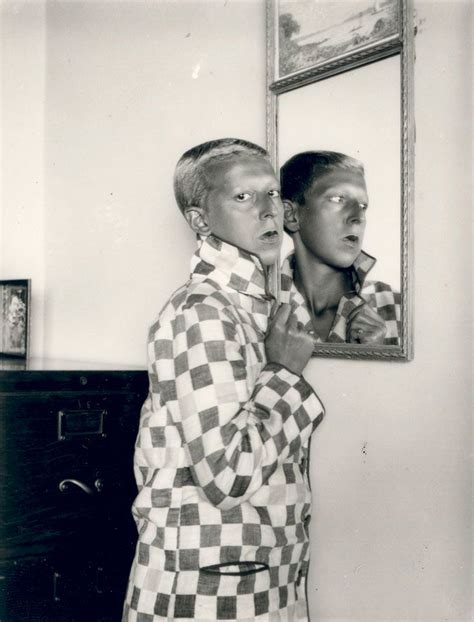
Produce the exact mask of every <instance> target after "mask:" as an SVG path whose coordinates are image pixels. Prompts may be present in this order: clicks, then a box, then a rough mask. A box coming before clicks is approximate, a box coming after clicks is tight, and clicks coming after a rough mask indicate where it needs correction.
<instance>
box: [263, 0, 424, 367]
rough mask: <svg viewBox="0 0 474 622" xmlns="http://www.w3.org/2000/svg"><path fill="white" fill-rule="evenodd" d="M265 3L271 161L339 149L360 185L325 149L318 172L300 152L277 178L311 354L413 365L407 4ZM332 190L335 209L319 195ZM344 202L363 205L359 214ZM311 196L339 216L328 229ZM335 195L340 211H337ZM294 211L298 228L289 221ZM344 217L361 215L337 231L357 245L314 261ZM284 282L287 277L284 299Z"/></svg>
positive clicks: (389, 0)
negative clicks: (354, 166)
mask: <svg viewBox="0 0 474 622" xmlns="http://www.w3.org/2000/svg"><path fill="white" fill-rule="evenodd" d="M267 8H268V10H267V29H268V30H267V32H268V100H267V101H268V105H267V132H268V147H269V150H270V153H271V154H272V157H273V160H274V164H275V168H276V169H277V170H278V169H280V167H281V166H282V165H283V164H284V163H286V162H287V161H288V160H289V159H290V158H292V157H293V156H295V155H296V154H300V153H304V152H321V151H322V152H337V153H339V154H345V155H348V156H351V157H352V158H355V159H356V160H358V161H359V162H360V163H361V164H362V165H363V172H362V173H361V172H360V170H358V171H357V175H356V178H355V179H356V190H354V185H353V184H352V185H351V183H349V184H348V180H347V171H346V173H344V172H342V177H341V169H342V168H344V166H346V162H345V160H343V161H342V167H341V168H337V167H338V166H339V165H338V164H334V162H333V159H334V158H333V156H332V155H331V156H330V158H332V160H331V159H329V160H328V159H327V157H328V156H327V154H324V157H325V158H326V159H325V160H324V162H326V164H325V165H324V166H322V167H320V166H319V164H315V163H317V162H322V161H323V160H321V158H322V155H323V154H316V155H315V154H312V155H311V156H305V157H304V158H303V159H301V158H300V159H298V161H297V162H296V161H294V162H293V164H292V165H291V166H290V165H288V167H287V168H286V171H287V172H285V174H284V175H282V184H283V185H282V198H283V200H284V201H285V199H288V201H285V214H286V216H285V217H286V221H287V231H288V232H289V235H288V236H287V239H286V240H285V244H284V247H283V253H282V254H283V257H286V256H287V255H289V254H291V253H293V252H294V250H295V249H294V246H295V244H294V241H295V242H296V252H295V253H294V257H293V259H292V263H291V265H289V264H288V262H287V261H284V262H283V268H282V270H283V273H284V275H290V274H291V275H293V276H295V279H294V281H295V283H294V284H293V285H291V287H292V293H291V299H292V300H293V302H294V303H295V304H296V305H297V307H298V313H299V310H300V307H301V306H302V307H303V308H304V309H306V311H305V312H303V311H302V312H301V315H299V319H300V320H301V321H302V322H303V323H304V324H305V326H306V327H307V328H308V329H309V330H312V332H313V333H314V335H315V348H314V355H316V356H330V357H332V356H334V357H346V358H369V359H399V360H410V359H411V358H412V352H413V339H412V317H411V291H412V288H413V283H412V279H413V275H412V270H411V261H412V253H411V237H412V231H411V229H412V227H411V221H412V193H413V145H414V121H413V89H412V80H413V41H412V39H413V33H412V32H411V31H410V29H409V28H407V24H408V22H409V21H410V23H411V21H412V20H408V15H412V8H411V6H409V3H408V2H406V1H404V0H400V1H397V0H385V2H378V1H375V2H374V1H371V0H360V1H359V2H357V3H352V2H351V3H340V2H335V1H324V2H323V1H318V0H311V1H309V0H296V1H293V2H285V1H283V0H281V1H278V0H269V1H268V4H267ZM304 162H306V163H308V162H311V164H304ZM326 165H327V166H326ZM351 166H352V164H351ZM318 167H319V168H318ZM327 167H329V168H327ZM303 171H306V172H303ZM305 176H306V177H305ZM291 179H298V180H301V181H298V183H300V184H306V185H305V186H304V188H303V190H304V192H303V191H302V192H303V193H302V194H301V195H300V196H301V197H303V195H304V198H303V199H301V200H300V202H299V203H298V201H297V200H296V199H294V196H297V195H292V196H289V193H290V194H291V191H295V192H296V190H298V186H297V185H295V183H293V182H292V181H291ZM325 180H329V181H331V183H325ZM349 181H350V182H351V180H349ZM290 182H291V183H290ZM340 184H343V188H342V186H341V187H339V186H340ZM341 188H342V189H343V190H344V193H342V191H341ZM361 188H362V190H365V191H366V197H367V198H368V206H369V207H368V209H367V210H366V209H365V205H364V203H365V200H364V201H362V199H360V197H359V198H358V199H357V202H355V199H354V197H353V196H352V194H353V193H354V192H355V193H356V194H357V192H359V195H360V192H361ZM336 190H337V193H336V192H335V191H336ZM285 192H286V193H287V195H288V196H285ZM351 193H352V194H351ZM336 194H337V195H338V196H337V197H335V198H334V197H331V201H332V203H331V204H330V203H329V202H328V200H326V199H325V198H324V197H327V196H329V195H336ZM341 195H342V196H341ZM359 195H358V196H359ZM291 199H294V200H293V201H292V200H291ZM323 200H324V201H326V203H323ZM350 200H353V201H354V204H357V205H359V206H361V207H360V210H359V208H357V210H359V211H360V213H359V211H357V210H356V208H352V207H350V206H349V201H350ZM315 201H318V202H317V206H318V207H317V209H318V210H323V209H326V210H327V209H329V207H328V206H330V208H331V210H332V212H331V213H333V214H336V212H337V213H338V214H339V215H338V216H337V217H336V220H331V224H327V225H324V227H328V226H330V227H333V228H332V229H327V228H324V230H323V228H322V224H321V220H320V218H316V219H315V217H314V213H315V212H314V210H315V209H316V208H315V205H316V203H315ZM341 201H344V202H345V203H347V205H348V207H347V208H346V207H344V209H343V207H342V204H341ZM336 202H337V205H336ZM295 204H296V206H295ZM321 206H323V207H321ZM309 209H311V210H312V213H313V217H311V218H309V217H308V213H309V212H308V210H309ZM353 209H354V210H356V211H357V214H356V213H355V212H354V211H351V210H353ZM292 210H293V211H292ZM305 210H306V211H305ZM289 214H290V216H289ZM294 214H296V216H295V215H294ZM293 217H294V218H295V219H296V224H293V223H292V222H290V221H289V220H288V219H289V218H293ZM332 218H334V216H332ZM341 218H342V219H346V220H347V219H352V220H354V222H355V221H356V220H357V222H358V224H354V226H353V227H352V226H351V228H347V227H346V228H345V229H344V235H345V234H346V233H351V234H352V233H353V232H354V233H357V236H356V238H357V239H356V241H355V242H353V241H352V238H351V240H349V242H348V244H352V251H353V253H352V255H350V253H349V254H348V255H347V256H348V257H349V256H350V257H351V258H350V259H344V261H345V262H346V263H342V264H341V265H339V264H338V263H337V261H339V259H338V258H336V260H334V261H335V263H334V265H333V264H330V261H332V259H331V258H330V259H328V263H327V265H323V267H322V268H321V263H323V264H324V263H325V261H321V254H322V253H323V250H322V246H324V247H325V248H326V247H327V246H328V244H329V240H332V236H333V231H334V230H335V227H336V226H337V223H338V222H342V221H341V220H340V219H341ZM337 219H339V220H337ZM352 220H351V222H352ZM359 220H360V221H361V222H362V221H363V222H362V224H361V222H359ZM315 225H316V226H315ZM364 227H365V233H364ZM317 228H319V229H320V230H321V231H322V233H320V234H319V235H318V234H315V231H316V229H317ZM346 229H347V230H346ZM295 230H296V232H297V233H295ZM297 238H298V239H297ZM346 242H347V240H345V241H344V243H346ZM334 244H339V241H338V240H336V241H335V242H334ZM330 251H331V252H332V249H330ZM344 251H345V249H344V250H343V251H337V252H338V253H339V255H340V253H341V252H342V253H344ZM334 252H336V251H334ZM365 253H367V254H368V255H369V256H370V257H367V256H366V254H365ZM308 258H309V259H308ZM315 258H316V259H315ZM371 258H375V259H376V263H375V265H373V264H374V261H373V259H371ZM341 261H342V260H341ZM327 266H329V268H330V269H329V270H327ZM334 266H336V269H334ZM367 270H369V272H367ZM328 272H330V273H331V279H333V277H334V278H335V279H337V281H336V287H335V288H334V291H333V292H332V294H331V295H332V299H331V296H329V298H328V296H326V297H325V295H324V294H323V295H321V293H320V292H321V291H322V290H323V286H322V285H321V283H322V282H323V281H324V277H325V276H326V275H327V273H328ZM285 278H286V285H285ZM288 280H289V277H288V276H284V277H283V288H282V289H283V291H282V293H281V297H282V298H281V299H282V300H283V301H287V297H288V292H285V288H286V287H289V286H288ZM324 282H326V281H324ZM333 282H334V280H332V281H331V285H330V286H329V288H328V289H327V290H325V292H327V291H330V288H331V286H332V283H333ZM298 290H299V291H298ZM328 299H329V301H330V303H331V305H332V306H331V307H330V309H329V311H328V310H327V308H328ZM295 301H296V302H295ZM318 305H320V306H318ZM325 305H326V306H325ZM367 307H370V310H368V309H367ZM374 314H375V318H374V317H373V315H374ZM357 318H358V319H357ZM377 331H378V332H377Z"/></svg>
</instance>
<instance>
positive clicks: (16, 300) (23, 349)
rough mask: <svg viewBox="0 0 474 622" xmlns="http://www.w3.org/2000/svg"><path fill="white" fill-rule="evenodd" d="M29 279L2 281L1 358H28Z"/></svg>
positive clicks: (0, 288) (0, 286)
mask: <svg viewBox="0 0 474 622" xmlns="http://www.w3.org/2000/svg"><path fill="white" fill-rule="evenodd" d="M30 290H31V281H30V280H29V279H24V280H23V279H22V280H20V279H18V280H10V281H0V356H12V357H17V358H24V359H26V358H27V357H28V341H29V314H30Z"/></svg>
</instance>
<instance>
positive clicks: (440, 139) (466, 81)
mask: <svg viewBox="0 0 474 622" xmlns="http://www.w3.org/2000/svg"><path fill="white" fill-rule="evenodd" d="M470 11H471V10H470V6H469V4H468V3H467V2H453V3H447V2H435V3H433V2H429V3H425V2H423V3H419V4H418V5H417V13H418V21H419V22H420V23H421V26H420V30H419V33H418V35H417V37H416V56H417V59H416V75H415V91H416V93H415V98H416V127H417V143H416V181H415V183H416V196H415V210H416V212H415V284H416V286H415V358H414V361H412V362H411V363H400V364H396V363H385V362H362V361H357V362H350V361H336V360H333V361H329V360H327V361H326V360H314V361H313V362H312V363H311V368H310V369H309V371H308V373H307V377H308V379H309V380H310V381H311V382H312V384H313V385H314V386H315V387H316V389H317V390H318V392H319V394H320V395H321V397H322V399H323V401H324V402H325V404H326V407H327V413H328V414H327V418H326V420H325V421H324V422H323V424H322V426H321V428H320V429H319V431H318V432H317V433H316V435H315V437H314V442H313V447H312V482H313V490H314V498H315V511H314V522H313V526H312V529H313V532H312V538H313V539H312V553H313V556H312V559H313V561H312V568H311V585H312V590H313V594H312V612H313V616H314V620H315V621H317V622H322V621H324V622H329V621H331V622H336V621H337V622H342V621H346V620H351V621H356V620H357V621H359V622H368V621H377V622H379V621H382V620H393V621H397V622H398V621H401V620H404V621H410V622H415V621H420V622H428V621H430V622H434V621H439V622H441V621H449V622H454V621H455V620H456V621H460V620H463V621H468V620H471V619H472V615H473V611H472V601H471V596H472V593H471V586H470V577H471V572H472V557H471V543H472V540H471V534H472V490H471V476H472V471H471V462H470V455H471V450H472V440H471V439H472V436H471V413H472V405H471V395H472V394H471V383H472V371H471V370H472V367H471V344H472V315H471V313H472V311H471V308H470V306H471V305H470V302H471V301H470V285H471V269H470V263H471V246H470V233H471V220H470V219H471V185H472V183H471V166H472V160H471V157H472V156H471V153H472V150H471V125H470V123H471V92H470V81H471V67H470V63H471V57H470V42H471V37H472V34H471V23H472V22H471V19H470V18H471V16H470Z"/></svg>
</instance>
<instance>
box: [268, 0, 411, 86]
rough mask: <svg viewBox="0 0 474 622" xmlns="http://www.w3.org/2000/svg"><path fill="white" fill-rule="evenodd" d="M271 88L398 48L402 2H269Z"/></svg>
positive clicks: (300, 81) (313, 77)
mask: <svg viewBox="0 0 474 622" xmlns="http://www.w3.org/2000/svg"><path fill="white" fill-rule="evenodd" d="M267 3H268V4H267V8H268V11H267V14H268V15H267V22H268V23H267V29H268V35H269V43H270V45H269V48H270V55H271V56H272V57H273V58H272V64H273V69H274V71H273V72H272V73H273V76H271V78H270V83H271V84H270V88H272V90H281V89H285V88H286V87H287V86H291V87H292V88H295V86H297V85H298V84H304V83H306V81H307V80H308V79H310V80H311V81H315V80H316V79H323V78H325V77H328V76H329V75H334V74H336V73H340V72H342V71H346V70H347V69H350V68H352V67H355V66H359V65H361V64H367V63H369V62H371V61H372V60H376V59H378V58H380V57H383V56H386V55H389V54H390V53H391V52H393V51H394V50H396V49H397V48H398V47H399V46H400V39H401V19H400V0H267Z"/></svg>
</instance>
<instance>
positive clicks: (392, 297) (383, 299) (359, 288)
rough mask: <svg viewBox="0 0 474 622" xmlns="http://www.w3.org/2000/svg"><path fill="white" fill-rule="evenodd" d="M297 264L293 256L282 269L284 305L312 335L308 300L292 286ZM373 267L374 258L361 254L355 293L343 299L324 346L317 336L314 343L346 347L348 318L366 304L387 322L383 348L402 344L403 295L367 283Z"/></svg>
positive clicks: (354, 275)
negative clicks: (288, 306) (289, 305)
mask: <svg viewBox="0 0 474 622" xmlns="http://www.w3.org/2000/svg"><path fill="white" fill-rule="evenodd" d="M294 261H295V256H294V254H291V255H289V257H287V258H286V260H285V262H284V264H283V267H282V277H281V283H282V291H281V301H282V302H286V303H290V304H291V305H292V307H293V310H294V312H295V314H296V316H297V318H298V321H300V322H301V323H302V324H303V326H305V327H306V329H307V330H311V331H312V330H313V327H312V323H311V316H310V314H309V312H308V310H307V307H306V303H305V300H304V298H303V296H302V295H301V294H300V293H299V291H298V290H297V289H296V287H295V285H294V283H293V269H294ZM374 264H375V259H374V258H373V257H371V256H370V255H368V254H367V253H364V252H363V251H362V252H361V253H360V255H359V257H358V258H357V259H356V261H355V262H354V265H353V267H352V279H353V284H354V291H353V292H351V293H350V294H347V295H344V296H342V297H341V299H340V301H339V305H338V308H337V311H336V315H335V317H334V321H333V324H332V326H331V330H330V331H329V335H328V337H327V339H325V340H324V342H323V340H322V339H321V338H320V337H319V336H318V335H314V339H315V343H345V342H346V338H347V337H346V336H347V318H348V317H349V315H350V314H351V312H352V311H353V310H354V309H356V308H357V307H359V306H360V305H362V304H364V303H367V304H368V305H369V306H370V307H371V308H372V309H373V310H374V311H376V313H378V315H379V316H380V317H381V318H382V319H383V320H384V322H385V326H386V328H387V332H386V334H385V338H384V345H399V344H400V330H401V323H400V304H401V298H400V294H399V292H396V291H394V290H393V289H392V288H391V287H390V285H387V284H386V283H382V282H381V281H366V280H365V279H366V277H367V274H368V273H369V271H370V270H371V269H372V268H373V266H374Z"/></svg>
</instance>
